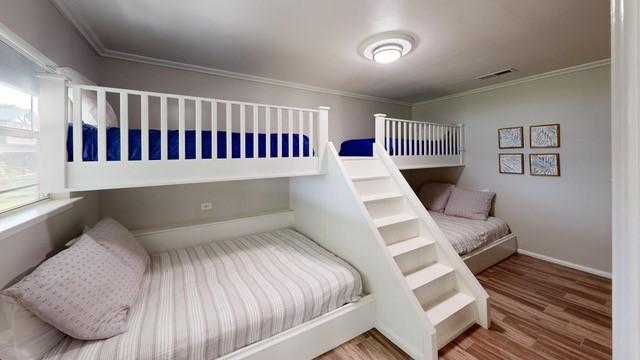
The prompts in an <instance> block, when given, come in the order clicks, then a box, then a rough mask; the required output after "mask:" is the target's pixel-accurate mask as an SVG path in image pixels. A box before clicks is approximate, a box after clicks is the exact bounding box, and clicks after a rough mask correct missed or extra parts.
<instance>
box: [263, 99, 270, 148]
mask: <svg viewBox="0 0 640 360" xmlns="http://www.w3.org/2000/svg"><path fill="white" fill-rule="evenodd" d="M264 135H265V139H264V151H265V153H264V157H265V158H270V157H271V108H270V107H268V106H267V107H265V108H264Z"/></svg>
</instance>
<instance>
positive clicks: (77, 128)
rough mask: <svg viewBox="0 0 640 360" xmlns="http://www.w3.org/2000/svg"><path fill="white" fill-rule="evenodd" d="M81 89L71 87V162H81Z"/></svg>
mask: <svg viewBox="0 0 640 360" xmlns="http://www.w3.org/2000/svg"><path fill="white" fill-rule="evenodd" d="M82 160H83V159H82V89H80V88H77V87H76V88H73V162H82Z"/></svg>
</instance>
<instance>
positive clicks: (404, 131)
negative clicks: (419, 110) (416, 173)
mask: <svg viewBox="0 0 640 360" xmlns="http://www.w3.org/2000/svg"><path fill="white" fill-rule="evenodd" d="M402 155H407V123H406V122H404V121H403V122H402Z"/></svg>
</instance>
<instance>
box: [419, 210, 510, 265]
mask: <svg viewBox="0 0 640 360" xmlns="http://www.w3.org/2000/svg"><path fill="white" fill-rule="evenodd" d="M429 214H431V217H432V218H433V220H434V221H435V222H436V224H438V226H439V227H440V229H441V230H442V232H443V233H444V235H445V237H446V238H447V240H449V242H450V243H451V245H453V248H454V249H456V251H457V252H458V254H460V255H465V254H468V253H470V252H472V251H474V250H476V249H479V248H481V247H483V246H485V245H487V244H489V243H491V242H493V241H496V240H498V239H500V238H502V237H504V236H506V235H509V234H510V233H511V230H509V225H507V223H506V222H505V221H504V220H502V219H500V218H497V217H492V216H490V217H489V218H488V219H487V220H486V221H485V220H471V219H467V218H461V217H457V216H449V215H445V214H443V213H440V212H436V211H429Z"/></svg>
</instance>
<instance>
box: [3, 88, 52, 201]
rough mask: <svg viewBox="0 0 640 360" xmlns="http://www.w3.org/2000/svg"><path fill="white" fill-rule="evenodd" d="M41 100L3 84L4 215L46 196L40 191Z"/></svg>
mask: <svg viewBox="0 0 640 360" xmlns="http://www.w3.org/2000/svg"><path fill="white" fill-rule="evenodd" d="M37 102H38V98H37V97H35V96H32V95H31V94H29V93H27V92H25V91H21V90H19V89H17V88H15V87H12V86H9V85H5V84H2V83H0V212H4V211H8V210H11V209H15V208H17V207H19V206H23V205H26V204H30V203H33V202H35V201H38V200H41V199H43V198H44V197H45V196H44V195H43V194H41V193H40V191H39V188H38V174H37V155H38V154H37V150H38V113H37V109H38V104H37Z"/></svg>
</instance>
